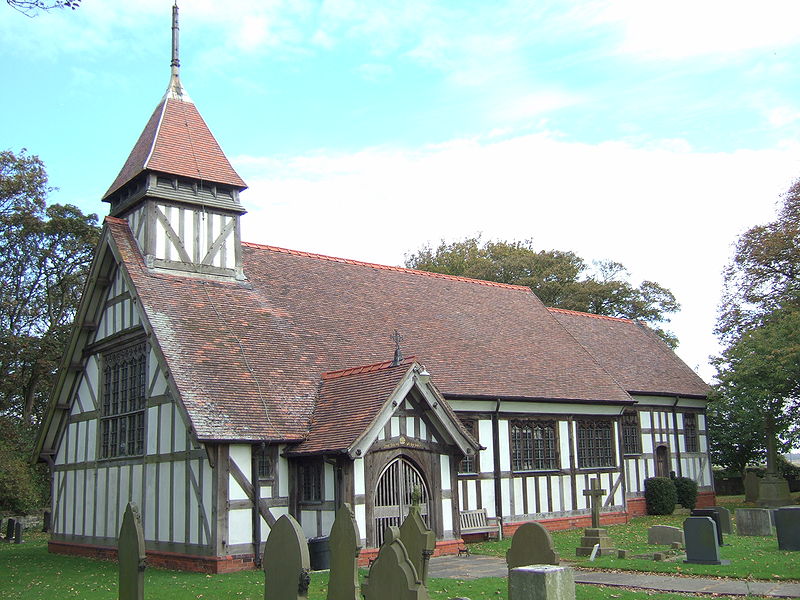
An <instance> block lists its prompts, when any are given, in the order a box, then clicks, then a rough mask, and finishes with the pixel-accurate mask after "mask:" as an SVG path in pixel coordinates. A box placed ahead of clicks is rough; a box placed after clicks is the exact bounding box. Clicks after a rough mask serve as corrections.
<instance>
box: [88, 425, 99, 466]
mask: <svg viewBox="0 0 800 600" xmlns="http://www.w3.org/2000/svg"><path fill="white" fill-rule="evenodd" d="M86 438H87V439H86V443H87V448H88V451H87V452H88V456H87V457H86V458H87V460H94V459H95V458H96V457H97V419H92V420H91V421H86Z"/></svg>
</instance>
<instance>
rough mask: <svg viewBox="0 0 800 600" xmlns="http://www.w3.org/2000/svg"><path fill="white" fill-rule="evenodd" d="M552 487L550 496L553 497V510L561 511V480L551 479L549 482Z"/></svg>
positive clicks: (557, 478)
mask: <svg viewBox="0 0 800 600" xmlns="http://www.w3.org/2000/svg"><path fill="white" fill-rule="evenodd" d="M550 483H551V485H552V488H553V489H552V490H551V493H552V496H553V510H554V511H555V510H563V504H562V503H563V501H562V499H561V478H560V477H553V478H551V480H550Z"/></svg>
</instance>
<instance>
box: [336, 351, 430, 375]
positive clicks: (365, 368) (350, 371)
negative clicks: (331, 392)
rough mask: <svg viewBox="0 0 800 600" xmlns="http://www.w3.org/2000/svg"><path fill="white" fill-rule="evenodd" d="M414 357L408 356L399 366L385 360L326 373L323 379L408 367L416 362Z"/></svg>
mask: <svg viewBox="0 0 800 600" xmlns="http://www.w3.org/2000/svg"><path fill="white" fill-rule="evenodd" d="M414 358H415V357H413V356H407V357H406V358H404V359H403V360H402V361H401V362H400V364H399V365H393V364H392V363H393V362H394V361H393V360H384V361H381V362H377V363H372V364H369V365H359V366H357V367H348V368H347V369H339V370H337V371H326V372H324V373H323V374H322V379H324V380H328V379H337V378H338V377H347V376H348V375H356V374H359V373H373V372H375V371H381V370H383V369H388V368H389V367H392V366H395V367H401V366H408V365H410V364H411V363H413V362H414Z"/></svg>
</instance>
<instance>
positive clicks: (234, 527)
mask: <svg viewBox="0 0 800 600" xmlns="http://www.w3.org/2000/svg"><path fill="white" fill-rule="evenodd" d="M252 542H253V513H252V511H251V510H250V509H249V508H242V509H237V510H231V511H228V544H249V543H252Z"/></svg>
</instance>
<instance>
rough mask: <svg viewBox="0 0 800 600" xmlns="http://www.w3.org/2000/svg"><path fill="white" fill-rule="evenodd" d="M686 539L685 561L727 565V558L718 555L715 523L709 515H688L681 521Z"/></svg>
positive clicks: (728, 562)
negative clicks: (722, 558) (723, 558)
mask: <svg viewBox="0 0 800 600" xmlns="http://www.w3.org/2000/svg"><path fill="white" fill-rule="evenodd" d="M683 537H684V539H685V540H686V560H685V561H683V562H685V563H695V564H700V565H728V564H730V561H729V560H721V559H720V557H719V544H718V543H717V524H716V523H715V522H714V519H712V518H711V517H689V518H688V519H686V520H685V521H684V522H683Z"/></svg>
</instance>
